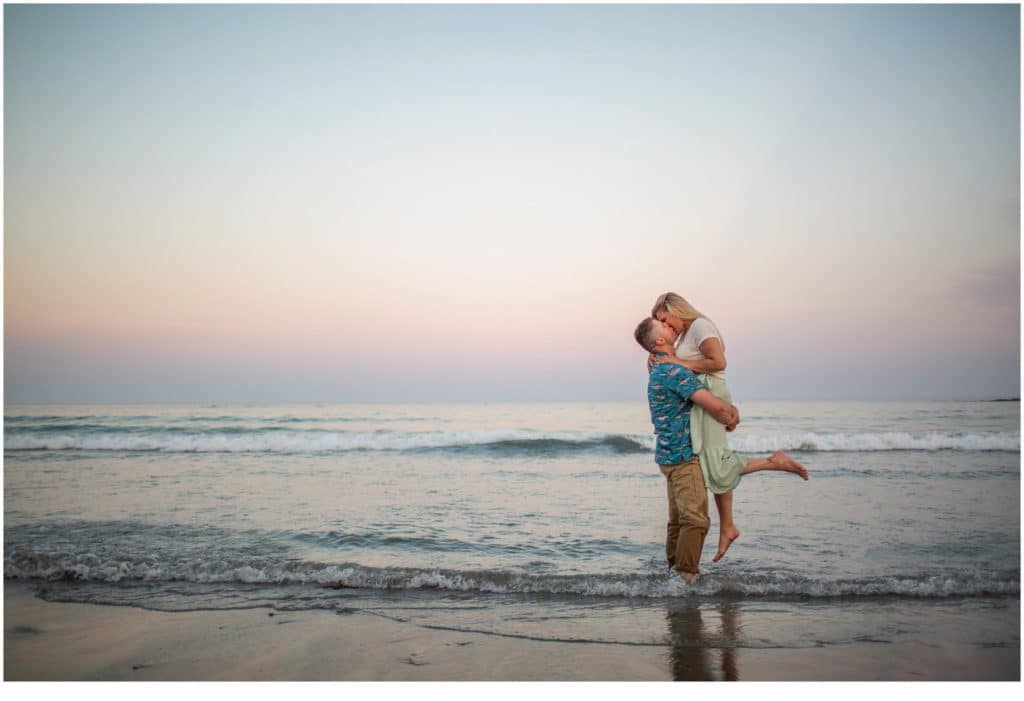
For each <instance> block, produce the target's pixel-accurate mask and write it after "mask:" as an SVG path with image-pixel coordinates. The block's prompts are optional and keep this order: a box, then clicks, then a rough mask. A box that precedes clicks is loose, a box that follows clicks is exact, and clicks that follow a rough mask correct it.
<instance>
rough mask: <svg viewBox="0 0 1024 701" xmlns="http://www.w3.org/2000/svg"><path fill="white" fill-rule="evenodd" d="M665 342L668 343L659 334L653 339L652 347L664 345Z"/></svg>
mask: <svg viewBox="0 0 1024 701" xmlns="http://www.w3.org/2000/svg"><path fill="white" fill-rule="evenodd" d="M666 343H668V341H666V340H665V339H664V338H662V337H661V336H658V337H657V338H656V339H654V347H655V348H657V347H659V346H664V345H665V344H666Z"/></svg>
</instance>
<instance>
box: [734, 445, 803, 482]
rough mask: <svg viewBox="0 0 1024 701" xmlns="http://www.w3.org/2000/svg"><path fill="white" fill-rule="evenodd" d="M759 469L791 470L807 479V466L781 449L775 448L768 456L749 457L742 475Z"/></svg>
mask: <svg viewBox="0 0 1024 701" xmlns="http://www.w3.org/2000/svg"><path fill="white" fill-rule="evenodd" d="M761 470H775V471H777V472H792V473H793V474H794V475H799V476H800V477H802V478H803V479H807V478H808V476H807V468H805V467H804V466H803V465H801V464H800V463H798V462H797V461H796V460H794V459H793V458H791V457H789V455H787V454H786V453H784V452H783V451H781V450H776V451H775V452H774V453H772V456H771V457H770V458H751V459H749V460H747V466H746V467H745V468H743V472H741V473H740V474H742V475H749V474H750V473H751V472H760V471H761Z"/></svg>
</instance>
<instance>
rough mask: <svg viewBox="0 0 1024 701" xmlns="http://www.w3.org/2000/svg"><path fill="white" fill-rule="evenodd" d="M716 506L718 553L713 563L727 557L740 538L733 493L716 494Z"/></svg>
mask: <svg viewBox="0 0 1024 701" xmlns="http://www.w3.org/2000/svg"><path fill="white" fill-rule="evenodd" d="M748 464H749V463H748ZM715 506H716V507H718V552H717V553H715V556H714V557H713V558H712V559H711V561H712V562H718V561H719V560H721V559H722V558H723V557H725V551H726V550H728V549H729V546H730V545H732V542H733V541H734V540H736V539H737V538H739V537H740V529H738V528H736V524H735V523H734V522H733V520H732V492H724V493H722V494H716V495H715Z"/></svg>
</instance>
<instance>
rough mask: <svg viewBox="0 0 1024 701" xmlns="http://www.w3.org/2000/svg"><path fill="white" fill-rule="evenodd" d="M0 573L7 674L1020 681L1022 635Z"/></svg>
mask: <svg viewBox="0 0 1024 701" xmlns="http://www.w3.org/2000/svg"><path fill="white" fill-rule="evenodd" d="M38 587H39V584H38V583H35V582H25V581H18V580H5V581H4V680H5V681H392V682H394V681H673V680H695V681H697V680H703V681H716V680H740V681H869V680H883V681H884V680H891V681H954V680H957V681H1019V680H1020V648H1019V647H1015V648H1001V649H985V650H982V649H978V648H964V647H962V646H954V645H946V646H940V645H935V644H909V645H908V644H903V645H899V646H892V645H877V644H876V645H873V644H870V643H857V644H851V645H843V646H833V647H828V648H820V647H807V648H799V649H778V648H776V649H750V648H739V649H717V648H713V647H703V648H693V647H689V648H685V647H684V648H679V649H676V648H673V647H672V646H670V645H664V646H637V645H624V644H616V643H591V642H587V643H581V642H561V641H544V640H533V639H524V638H513V637H506V636H500V635H493V634H487V633H475V632H462V631H450V630H441V629H436V628H427V627H422V626H419V625H416V624H414V623H405V622H399V621H395V620H391V619H387V618H382V617H380V616H377V615H374V614H372V613H369V612H360V611H356V612H351V613H346V614H339V613H336V612H334V611H327V610H309V611H296V612H291V611H285V612H282V611H274V610H272V609H269V608H253V609H236V610H215V611H184V612H163V611H152V610H148V609H141V608H133V607H127V606H110V605H100V604H83V603H55V602H48V601H44V600H42V599H40V598H39V597H38V596H36V592H37V591H38Z"/></svg>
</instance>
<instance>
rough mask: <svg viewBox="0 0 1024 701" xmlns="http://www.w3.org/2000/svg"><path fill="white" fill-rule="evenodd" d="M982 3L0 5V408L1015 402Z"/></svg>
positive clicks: (1015, 318)
mask: <svg viewBox="0 0 1024 701" xmlns="http://www.w3.org/2000/svg"><path fill="white" fill-rule="evenodd" d="M1019 27H1020V16H1019V7H1018V6H1015V5H997V6H979V5H966V6H950V5H938V6H935V5H931V6H925V5H910V6H842V5H818V6H813V5H812V6H736V5H733V6H729V5H718V6H665V5H655V6H628V5H627V6H582V5H575V6H527V5H520V6H486V5H484V6H460V5H452V6H374V5H370V6H338V5H317V6H289V5H284V6H195V5H181V6H131V5H113V6H93V7H90V6H39V5H6V6H5V7H4V195H5V208H4V389H5V402H6V403H8V404H12V403H34V402H188V401H196V402H298V401H316V402H329V401H337V402H343V401H427V400H577V399H578V400H605V399H607V400H618V399H623V400H637V401H642V400H643V398H644V387H645V383H646V369H645V359H646V356H645V354H644V353H643V351H642V350H641V349H640V348H639V347H638V346H637V345H636V344H635V343H634V341H633V339H632V332H633V328H634V327H635V326H636V324H637V322H638V321H639V320H640V319H641V318H643V317H644V316H645V315H647V314H648V313H649V311H650V307H651V304H652V303H653V301H654V299H655V298H656V297H657V296H658V295H659V294H660V293H662V292H665V291H668V290H673V291H676V292H678V293H680V294H682V295H683V296H685V297H687V298H688V299H689V300H690V301H691V302H692V303H693V304H694V305H695V306H696V307H698V308H699V309H701V310H702V311H703V312H704V313H706V314H707V315H708V316H710V317H711V318H712V319H714V320H715V322H716V323H717V324H718V326H719V327H720V328H721V330H722V332H723V335H724V336H725V343H726V354H727V357H728V361H729V369H728V376H729V379H730V386H731V388H732V391H733V394H734V395H735V396H736V397H737V399H740V400H742V399H817V398H820V399H868V398H880V399H984V398H997V397H1015V396H1018V395H1019V386H1020V337H1021V335H1020V331H1021V324H1020V123H1021V122H1020V29H1019Z"/></svg>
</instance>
